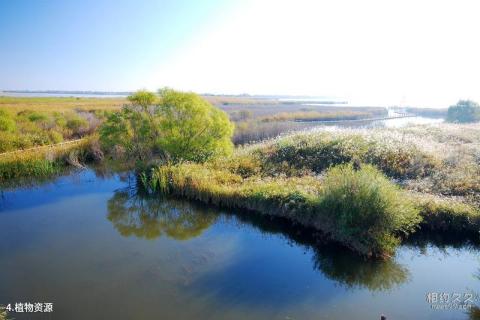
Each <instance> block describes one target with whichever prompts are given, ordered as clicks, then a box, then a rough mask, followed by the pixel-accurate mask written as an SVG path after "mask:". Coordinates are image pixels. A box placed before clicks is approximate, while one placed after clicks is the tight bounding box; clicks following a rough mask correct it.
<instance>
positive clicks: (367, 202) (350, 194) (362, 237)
mask: <svg viewBox="0 0 480 320" xmlns="http://www.w3.org/2000/svg"><path fill="white" fill-rule="evenodd" d="M323 186H324V187H323V189H322V193H321V196H320V202H319V208H320V210H321V211H322V212H323V213H324V214H326V215H328V216H329V217H330V218H331V220H332V221H333V223H334V226H333V227H334V228H335V229H338V230H339V233H340V237H341V238H345V239H346V240H347V241H348V242H350V243H351V244H352V246H354V247H355V249H356V250H357V251H359V252H362V253H364V254H367V255H381V254H383V253H392V252H393V250H394V248H395V246H396V245H397V244H398V238H397V237H396V235H398V234H399V233H401V234H408V233H410V232H412V231H413V230H414V229H415V227H416V226H417V225H418V223H419V222H420V220H421V218H420V216H419V214H418V209H416V208H415V206H414V205H413V203H412V201H411V200H410V199H409V198H408V197H407V196H406V195H405V194H404V193H403V191H401V190H400V188H399V187H398V186H396V185H395V184H393V183H392V182H390V181H389V180H388V179H387V178H386V177H385V176H384V175H383V174H382V173H381V172H380V171H379V170H377V169H376V168H374V167H373V166H370V165H363V166H362V167H361V169H359V170H355V169H354V168H353V166H352V165H340V166H336V167H333V168H331V169H330V170H328V172H327V173H326V177H325V179H324V180H323Z"/></svg>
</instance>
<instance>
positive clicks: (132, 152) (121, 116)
mask: <svg viewBox="0 0 480 320" xmlns="http://www.w3.org/2000/svg"><path fill="white" fill-rule="evenodd" d="M128 100H129V101H130V102H131V104H130V105H127V106H124V108H123V109H122V111H121V112H119V113H114V114H112V115H110V116H109V117H108V119H107V120H106V122H105V123H104V124H103V125H102V127H101V128H100V141H101V143H102V145H103V146H104V148H106V149H107V150H108V149H114V148H117V147H120V148H122V149H123V150H125V152H126V154H127V155H128V156H129V157H131V158H136V159H140V160H148V159H149V158H150V157H151V156H152V155H154V154H156V155H161V156H163V157H164V158H166V159H168V160H173V161H181V160H189V161H199V162H202V161H206V160H207V159H209V158H212V157H215V156H220V155H228V154H230V153H231V152H232V150H233V144H232V142H231V138H232V135H233V124H232V123H231V122H230V120H229V119H228V116H227V115H226V114H225V112H223V111H221V110H220V109H218V108H216V107H214V106H212V105H211V104H210V103H208V102H207V101H206V100H204V99H203V98H201V97H200V96H198V95H196V94H194V93H186V92H179V91H175V90H172V89H162V90H160V91H159V97H158V98H157V97H156V96H155V95H154V94H153V93H151V92H148V91H144V90H142V91H138V92H137V93H135V94H134V95H132V96H130V97H128Z"/></svg>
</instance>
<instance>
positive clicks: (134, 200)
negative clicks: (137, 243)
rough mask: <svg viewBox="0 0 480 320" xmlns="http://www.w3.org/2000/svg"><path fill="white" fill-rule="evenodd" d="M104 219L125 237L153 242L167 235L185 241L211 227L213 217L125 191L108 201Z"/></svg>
mask: <svg viewBox="0 0 480 320" xmlns="http://www.w3.org/2000/svg"><path fill="white" fill-rule="evenodd" d="M107 218H108V220H110V221H111V222H112V224H113V225H114V227H115V229H117V231H118V232H119V233H120V234H121V235H123V236H126V237H128V236H136V237H139V238H145V239H155V238H158V237H160V236H161V235H167V236H168V237H171V238H174V239H177V240H187V239H190V238H193V237H196V236H199V235H200V234H201V233H202V232H203V231H204V230H205V229H207V228H208V227H209V226H210V225H212V224H213V223H214V222H215V220H216V218H217V214H216V213H215V212H213V211H210V210H206V209H205V208H202V207H197V206H193V205H191V204H189V203H188V202H185V201H176V200H170V199H168V200H167V199H162V198H160V197H158V196H156V197H148V196H142V195H140V194H139V193H138V192H136V191H133V192H132V191H131V190H129V189H125V190H121V191H117V192H115V194H114V196H113V197H112V198H111V199H110V200H109V201H108V216H107Z"/></svg>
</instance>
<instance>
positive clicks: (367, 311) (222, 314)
mask: <svg viewBox="0 0 480 320" xmlns="http://www.w3.org/2000/svg"><path fill="white" fill-rule="evenodd" d="M0 199H1V200H0V227H1V232H0V304H3V305H7V304H15V303H19V302H22V303H25V302H31V303H35V302H47V303H53V312H52V313H48V314H47V313H12V314H10V315H11V316H12V317H14V318H15V319H62V320H64V319H82V320H85V319H117V320H118V319H380V315H381V314H385V315H386V316H387V319H468V318H469V317H471V318H472V319H473V315H472V316H469V314H468V312H466V311H465V310H458V309H453V308H450V309H448V310H436V309H434V308H432V305H431V304H430V303H429V301H428V293H438V294H440V293H443V292H445V293H449V294H451V295H452V294H459V295H461V298H462V299H465V298H468V297H469V295H470V294H473V296H474V298H473V299H474V300H477V301H476V302H475V304H477V305H478V304H479V302H478V299H477V298H476V294H478V293H479V291H480V279H479V276H480V274H479V273H480V250H479V248H478V246H475V245H472V244H469V243H464V242H455V241H443V242H439V241H433V240H432V239H425V238H418V239H415V240H412V241H410V242H409V243H407V244H404V245H403V246H402V247H401V248H400V249H399V250H398V253H397V255H396V257H395V258H394V259H392V260H391V261H385V262H379V261H377V262H372V261H364V260H362V259H359V258H358V257H356V256H354V255H352V254H350V253H348V252H346V251H345V250H343V249H341V248H338V247H336V246H334V245H331V244H324V243H321V242H319V241H318V239H316V240H315V239H312V237H310V234H311V232H309V231H308V230H302V229H295V228H286V227H285V225H284V224H283V223H282V221H277V220H270V219H259V218H255V216H252V215H251V214H248V213H246V212H230V211H228V212H227V211H222V210H218V209H215V208H207V207H205V206H200V205H198V204H194V203H189V202H185V201H180V200H173V199H161V198H160V197H155V198H152V197H145V196H142V195H141V194H139V192H138V191H137V190H136V188H135V181H134V179H132V177H131V176H130V175H128V174H123V175H118V174H105V173H104V172H94V171H92V170H84V171H80V172H78V173H75V174H71V175H70V176H67V177H61V178H58V179H56V180H54V181H51V182H48V183H44V184H42V185H40V186H36V187H30V188H21V189H16V190H12V191H3V192H2V193H1V198H0ZM430 297H432V296H430ZM440 305H441V304H440Z"/></svg>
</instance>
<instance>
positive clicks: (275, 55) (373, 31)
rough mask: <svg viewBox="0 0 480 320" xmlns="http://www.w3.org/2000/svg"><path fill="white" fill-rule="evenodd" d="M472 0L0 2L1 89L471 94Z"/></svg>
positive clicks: (399, 99) (379, 96) (475, 95)
mask: <svg viewBox="0 0 480 320" xmlns="http://www.w3.org/2000/svg"><path fill="white" fill-rule="evenodd" d="M479 12H480V1H478V0H441V1H440V0H421V1H418V0H388V1H387V0H362V1H359V0H335V1H333V0H294V1H293V0H183V1H182V0H177V1H163V0H136V1H134V0H130V1H126V0H117V1H114V0H106V1H104V0H97V1H93V0H77V1H72V0H62V1H60V0H0V45H1V48H0V90H1V89H39V90H48V89H60V90H99V91H120V90H135V89H139V88H147V89H152V90H153V89H157V88H160V87H164V86H169V87H173V88H176V89H181V90H191V91H196V92H201V93H204V92H212V93H251V94H295V95H324V96H339V97H342V98H346V99H348V100H350V101H352V102H358V103H368V104H409V105H418V106H448V105H450V104H453V103H456V102H457V100H458V99H474V100H477V101H480V86H479V83H480V82H479V80H478V79H479V75H480V58H479V57H480V42H479V41H478V32H479V30H480V18H479V16H478V13H479Z"/></svg>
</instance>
